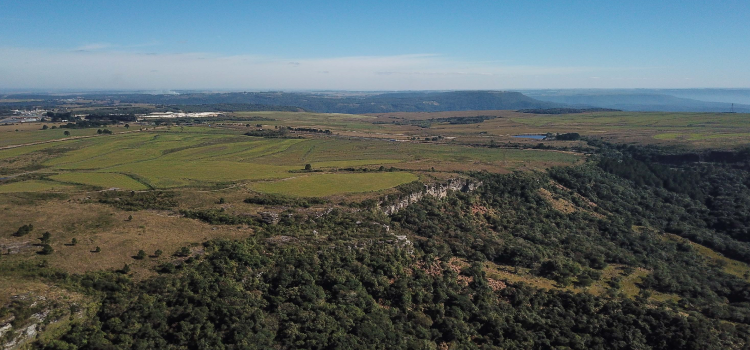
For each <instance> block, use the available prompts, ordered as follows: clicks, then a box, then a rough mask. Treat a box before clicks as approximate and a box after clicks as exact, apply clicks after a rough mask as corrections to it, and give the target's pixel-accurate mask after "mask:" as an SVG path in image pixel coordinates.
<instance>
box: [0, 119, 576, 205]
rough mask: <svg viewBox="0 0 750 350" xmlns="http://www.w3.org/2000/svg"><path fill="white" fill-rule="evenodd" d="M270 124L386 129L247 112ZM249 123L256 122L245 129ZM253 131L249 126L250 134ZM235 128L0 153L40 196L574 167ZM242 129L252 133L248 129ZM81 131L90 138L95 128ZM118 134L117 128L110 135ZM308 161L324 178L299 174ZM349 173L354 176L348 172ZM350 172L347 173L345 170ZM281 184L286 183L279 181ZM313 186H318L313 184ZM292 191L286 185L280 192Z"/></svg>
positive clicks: (42, 134)
mask: <svg viewBox="0 0 750 350" xmlns="http://www.w3.org/2000/svg"><path fill="white" fill-rule="evenodd" d="M240 114H241V115H246V116H250V117H252V116H256V117H265V118H268V119H271V120H268V121H263V124H264V128H268V126H269V125H279V126H294V127H306V128H309V127H313V128H319V129H329V128H330V129H332V130H350V131H351V132H353V133H361V134H366V133H376V134H378V135H381V136H382V135H384V134H383V132H384V131H387V130H388V128H390V127H391V126H389V125H383V124H372V121H373V120H374V119H375V117H371V116H355V115H345V114H319V113H292V112H253V113H250V112H248V113H240ZM252 125H255V124H252ZM25 127H26V129H25V130H19V131H18V132H16V131H12V132H10V131H7V129H8V128H6V131H5V132H6V133H7V134H12V135H13V138H12V139H4V140H3V141H4V142H5V143H9V144H14V143H15V144H19V143H20V144H27V143H32V142H36V141H43V140H46V139H54V138H55V137H57V136H56V135H57V134H55V133H52V132H51V131H54V132H57V133H59V131H60V130H59V129H56V130H39V129H38V128H37V127H38V125H37V127H32V126H28V125H25ZM254 127H255V126H253V127H252V128H254ZM248 128H251V127H248V126H246V125H245V124H241V123H227V124H226V125H224V126H222V125H218V126H213V127H208V126H171V127H169V126H166V127H165V126H162V127H159V128H157V129H155V130H152V129H153V128H149V130H135V128H131V130H130V132H127V133H115V134H114V135H98V136H95V137H88V138H78V139H66V140H61V141H58V142H50V143H43V144H35V145H26V146H21V147H16V148H11V149H5V150H0V162H4V163H0V165H2V164H7V168H6V171H5V173H6V174H7V175H14V174H20V173H24V172H31V173H38V174H40V175H42V176H43V177H44V176H46V177H44V178H45V179H47V181H43V182H29V183H28V184H25V183H20V184H14V185H12V186H10V184H9V185H8V186H10V187H7V189H6V190H5V191H6V192H8V191H12V192H18V191H26V190H28V191H41V190H39V188H46V187H45V186H48V185H50V186H51V185H52V184H55V183H59V185H61V186H62V185H63V184H68V185H71V184H78V185H86V186H93V187H96V188H120V189H125V190H146V189H175V188H187V187H191V188H213V187H216V186H219V187H228V186H232V185H233V184H237V183H249V184H250V187H251V188H254V189H256V190H258V191H261V192H269V193H283V194H289V195H299V196H325V195H331V194H339V193H354V192H372V191H379V190H384V189H387V188H391V187H393V186H396V185H399V184H401V183H404V182H408V181H412V180H413V179H416V178H417V177H416V175H415V174H417V173H419V172H422V171H437V172H441V173H443V175H440V177H443V178H444V177H450V176H455V174H454V173H455V172H462V171H472V170H489V171H505V170H515V169H540V168H545V167H549V166H555V165H566V164H573V163H576V162H578V161H579V160H580V159H581V155H579V154H574V153H572V152H559V151H545V150H522V149H500V148H487V147H476V146H470V145H465V144H461V143H453V142H439V143H424V142H419V141H416V142H395V141H389V139H386V138H383V137H376V138H362V137H358V136H334V135H330V134H327V135H321V134H318V135H305V136H303V137H297V135H294V134H292V135H291V136H292V137H297V138H260V137H250V136H245V135H243V133H244V132H246V130H248ZM252 128H251V129H252ZM74 131H76V132H78V131H80V134H81V135H95V132H96V130H92V129H85V130H74ZM119 131H125V130H124V129H123V130H119ZM306 164H310V165H311V166H312V167H313V169H315V170H322V171H324V172H331V173H332V174H325V173H324V174H320V173H317V174H307V175H300V173H299V171H300V170H302V169H304V168H305V165H306ZM381 166H382V167H385V168H388V169H390V168H395V169H396V170H398V172H394V173H382V174H381V175H382V176H379V175H378V176H376V175H372V174H362V173H360V171H361V170H362V169H361V168H369V169H370V170H377V169H378V168H380V167H381ZM352 168H355V169H352ZM352 170H355V173H351V174H349V173H346V171H352ZM284 179H288V180H286V181H279V180H284ZM313 182H319V183H317V184H315V183H313ZM287 185H293V186H287Z"/></svg>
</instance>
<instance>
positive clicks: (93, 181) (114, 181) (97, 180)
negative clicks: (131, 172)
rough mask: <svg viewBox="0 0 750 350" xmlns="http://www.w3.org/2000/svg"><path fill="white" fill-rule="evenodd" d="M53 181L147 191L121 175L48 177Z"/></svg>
mask: <svg viewBox="0 0 750 350" xmlns="http://www.w3.org/2000/svg"><path fill="white" fill-rule="evenodd" d="M50 178H51V179H53V180H56V181H60V182H66V183H74V184H81V185H89V186H96V187H103V188H112V187H114V188H119V189H122V190H147V189H148V187H146V185H144V184H142V183H140V182H138V181H136V180H134V179H133V178H131V177H128V176H127V175H123V174H115V173H65V174H59V175H54V176H51V177H50Z"/></svg>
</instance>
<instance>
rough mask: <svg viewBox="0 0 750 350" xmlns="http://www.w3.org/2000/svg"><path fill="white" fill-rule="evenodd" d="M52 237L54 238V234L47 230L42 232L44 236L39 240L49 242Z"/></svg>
mask: <svg viewBox="0 0 750 350" xmlns="http://www.w3.org/2000/svg"><path fill="white" fill-rule="evenodd" d="M50 238H52V235H51V234H50V233H49V231H47V232H45V233H43V234H42V237H40V238H39V240H40V241H42V244H49V240H50Z"/></svg>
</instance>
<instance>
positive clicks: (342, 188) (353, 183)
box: [253, 172, 417, 197]
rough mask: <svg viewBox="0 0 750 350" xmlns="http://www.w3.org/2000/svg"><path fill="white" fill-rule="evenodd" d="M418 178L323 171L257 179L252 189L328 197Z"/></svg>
mask: <svg viewBox="0 0 750 350" xmlns="http://www.w3.org/2000/svg"><path fill="white" fill-rule="evenodd" d="M415 180H417V176H415V175H414V174H410V173H405V172H392V173H367V174H321V175H308V176H300V177H295V178H291V179H285V180H280V181H274V182H263V183H257V184H255V185H253V189H255V190H258V191H260V192H267V193H277V194H284V195H295V196H304V197H325V196H330V195H334V194H341V193H356V192H372V191H380V190H384V189H388V188H391V187H395V186H398V185H401V184H404V183H408V182H412V181H415Z"/></svg>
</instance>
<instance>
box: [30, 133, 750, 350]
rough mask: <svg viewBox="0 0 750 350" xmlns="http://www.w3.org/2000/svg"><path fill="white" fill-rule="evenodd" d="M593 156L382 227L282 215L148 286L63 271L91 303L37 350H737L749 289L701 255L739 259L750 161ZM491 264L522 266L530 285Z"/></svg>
mask: <svg viewBox="0 0 750 350" xmlns="http://www.w3.org/2000/svg"><path fill="white" fill-rule="evenodd" d="M597 146H599V147H600V149H601V153H600V154H599V155H597V156H595V157H592V159H591V161H589V162H587V163H586V164H583V165H580V166H576V167H567V168H555V169H552V170H550V171H548V172H546V173H540V172H538V173H513V174H507V175H501V174H492V173H473V174H471V176H473V177H474V178H475V180H477V181H482V183H483V184H482V186H480V187H479V188H478V189H477V190H476V191H474V192H471V193H453V194H452V195H450V196H448V197H447V198H445V199H443V200H437V199H435V198H430V197H427V198H425V199H423V200H421V201H419V202H417V203H415V204H413V205H411V206H409V207H407V208H406V209H404V210H401V211H399V212H398V213H397V214H395V215H393V216H392V217H387V216H385V215H384V214H383V213H382V212H379V211H378V210H377V209H375V207H374V206H373V207H371V208H370V209H362V210H359V209H346V208H342V209H338V210H333V211H331V212H330V213H329V214H328V215H325V216H322V217H313V216H306V215H303V214H301V213H296V214H295V213H293V212H289V214H291V215H284V216H282V219H281V221H280V222H279V223H278V224H275V225H261V226H257V227H256V230H257V231H256V236H255V237H254V238H252V239H249V240H245V241H210V242H207V243H205V244H204V246H203V247H202V248H201V249H200V254H198V253H195V254H194V256H193V257H191V258H189V259H187V260H186V261H184V263H179V264H174V263H169V264H167V265H165V266H162V268H161V269H160V271H161V273H160V275H159V276H158V277H155V278H152V279H149V280H146V281H143V282H138V283H136V282H132V281H131V280H130V279H129V278H128V277H127V276H126V275H124V274H122V273H98V274H89V275H85V276H65V277H60V276H58V277H57V278H60V279H63V280H64V283H66V284H68V285H74V286H78V287H77V288H81V289H82V290H86V291H88V292H89V293H93V294H96V295H100V296H101V298H102V300H103V302H102V305H101V308H100V310H99V312H98V314H97V315H96V316H95V318H94V319H92V320H90V321H89V322H85V323H82V324H79V325H76V326H74V327H73V328H72V329H71V330H70V331H68V332H67V333H66V334H64V335H63V336H62V337H61V338H60V340H59V341H55V342H53V343H50V344H47V345H44V344H39V345H38V346H39V347H40V348H45V347H46V348H49V349H65V348H68V349H73V348H79V349H109V348H112V349H119V348H134V349H153V348H162V349H170V348H173V349H268V348H279V349H297V348H306V349H552V348H571V349H741V348H747V347H748V346H749V345H750V342H748V341H749V340H750V338H749V337H750V329H749V328H748V325H750V316H748V315H750V284H748V276H746V275H744V276H743V274H742V273H737V271H733V270H731V271H730V270H728V269H727V266H725V265H723V264H722V263H720V262H721V261H726V260H721V259H718V258H715V257H711V256H707V255H706V253H705V252H706V251H708V250H707V248H704V246H706V247H709V248H712V249H713V250H714V251H717V252H721V253H723V254H725V255H726V256H728V257H731V258H734V259H735V260H739V261H744V262H750V255H748V251H750V245H749V243H747V241H748V236H747V233H748V232H747V224H748V219H747V212H748V211H747V209H748V206H747V203H748V198H749V196H748V194H750V191H749V190H748V184H750V182H748V181H749V179H750V176H748V163H747V159H743V158H742V157H740V158H739V160H737V161H736V162H733V163H683V164H678V165H674V164H672V165H670V166H666V165H663V164H658V163H656V162H654V161H653V159H656V158H657V157H655V156H653V154H652V153H650V152H652V150H643V149H636V148H627V147H616V146H611V145H606V144H598V145H597ZM400 236H405V237H400ZM677 236H681V237H684V238H687V239H689V240H690V241H692V242H693V243H690V242H689V241H688V240H685V239H679V238H678V237H677ZM698 243H699V244H701V245H697V244H698ZM722 259H725V258H722ZM492 266H495V267H503V266H504V267H507V268H508V269H509V271H513V269H515V270H516V271H528V273H529V275H528V276H525V277H523V278H525V279H526V280H528V281H529V283H525V282H523V281H522V279H520V277H519V278H515V279H502V278H500V277H497V276H495V275H494V274H493V271H492V269H491V268H490V267H492ZM614 266H616V267H617V268H616V271H618V272H617V274H616V275H615V276H614V277H612V276H609V275H608V274H610V273H611V272H612V271H613V267H614ZM737 266H744V267H745V268H747V265H743V264H740V265H737ZM634 274H639V276H641V277H640V278H638V279H628V278H630V277H629V276H631V277H632V276H634ZM605 275H606V276H609V277H605ZM518 276H521V275H520V272H519V273H518V275H517V277H518ZM605 278H606V281H605ZM535 281H550V287H549V288H540V287H538V286H537V285H535V284H534V283H535ZM627 281H630V282H627ZM633 281H634V282H633ZM602 284H604V285H606V287H605V289H604V290H603V291H601V290H599V289H597V288H600V287H597V286H599V285H602ZM626 284H627V285H626ZM595 287H596V288H595Z"/></svg>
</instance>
